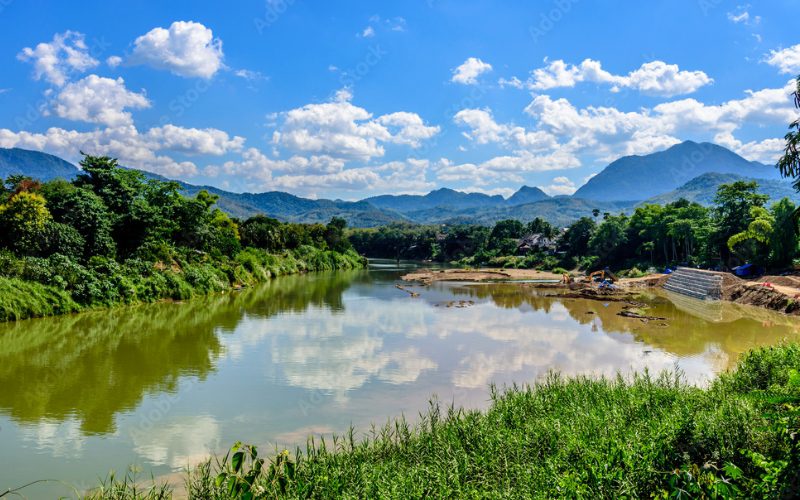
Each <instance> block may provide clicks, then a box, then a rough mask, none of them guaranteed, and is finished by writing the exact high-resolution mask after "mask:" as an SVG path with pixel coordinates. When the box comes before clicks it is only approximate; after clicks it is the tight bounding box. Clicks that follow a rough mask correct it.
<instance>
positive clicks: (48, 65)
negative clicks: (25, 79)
mask: <svg viewBox="0 0 800 500" xmlns="http://www.w3.org/2000/svg"><path fill="white" fill-rule="evenodd" d="M17 59H19V60H20V61H25V62H30V63H32V64H33V71H34V73H33V77H34V78H35V79H36V80H41V79H45V80H47V81H48V82H50V83H52V84H53V85H57V86H59V87H60V86H62V85H64V84H65V83H66V82H67V80H68V78H69V75H70V73H83V72H85V71H87V70H89V69H91V68H94V67H95V66H97V65H98V64H100V62H99V61H98V60H97V59H95V58H94V57H92V56H91V54H89V48H88V47H87V45H86V41H85V37H84V35H83V34H82V33H78V32H76V31H65V32H64V33H57V34H55V35H54V36H53V41H51V42H42V43H39V44H38V45H36V47H34V48H31V47H25V48H24V49H22V51H21V52H20V53H19V54H17Z"/></svg>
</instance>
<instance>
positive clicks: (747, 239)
mask: <svg viewBox="0 0 800 500" xmlns="http://www.w3.org/2000/svg"><path fill="white" fill-rule="evenodd" d="M774 226H775V217H773V216H772V214H771V213H770V212H769V210H767V209H766V208H764V207H759V206H753V207H750V223H749V224H748V225H747V228H746V229H745V230H744V231H741V232H739V233H736V234H734V235H732V236H731V237H730V238H729V239H728V248H729V249H730V250H731V252H733V253H734V254H737V255H739V256H741V257H742V259H743V260H744V261H746V262H754V263H756V264H760V265H765V264H766V263H767V259H768V254H769V242H770V240H771V239H772V236H773V232H774V231H775V228H774Z"/></svg>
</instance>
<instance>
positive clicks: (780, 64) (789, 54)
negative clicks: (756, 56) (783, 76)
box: [765, 43, 800, 75]
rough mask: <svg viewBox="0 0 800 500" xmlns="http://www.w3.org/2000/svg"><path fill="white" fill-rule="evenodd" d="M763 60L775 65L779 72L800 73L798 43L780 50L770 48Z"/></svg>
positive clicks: (799, 47)
mask: <svg viewBox="0 0 800 500" xmlns="http://www.w3.org/2000/svg"><path fill="white" fill-rule="evenodd" d="M765 62H766V63H767V64H769V65H771V66H775V67H776V68H778V69H779V70H780V72H781V73H787V74H792V75H796V74H797V73H800V43H798V44H797V45H793V46H791V47H788V48H785V49H782V50H772V51H770V53H769V57H767V58H766V59H765Z"/></svg>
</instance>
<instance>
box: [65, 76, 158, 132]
mask: <svg viewBox="0 0 800 500" xmlns="http://www.w3.org/2000/svg"><path fill="white" fill-rule="evenodd" d="M148 107H150V101H149V100H148V99H147V97H146V96H145V95H144V94H143V93H142V94H137V93H136V92H131V91H130V90H128V89H127V88H125V82H124V80H123V79H122V78H117V79H116V80H113V79H111V78H103V77H99V76H97V75H89V76H87V77H85V78H83V79H81V80H78V81H77V82H73V83H69V84H67V85H66V86H65V87H64V88H63V89H61V91H60V92H59V93H58V95H57V96H56V98H55V99H54V102H53V110H54V111H55V113H56V114H57V115H58V116H60V117H61V118H66V119H68V120H77V121H84V122H89V123H99V124H102V125H107V126H109V127H118V126H121V125H131V124H133V118H132V117H131V113H130V112H129V111H126V109H129V108H131V109H141V108H148Z"/></svg>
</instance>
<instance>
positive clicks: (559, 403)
mask: <svg viewBox="0 0 800 500" xmlns="http://www.w3.org/2000/svg"><path fill="white" fill-rule="evenodd" d="M798 373H800V345H798V344H788V345H782V346H777V347H768V348H761V349H757V350H754V351H751V352H749V353H747V354H746V355H745V356H744V357H743V358H742V359H741V360H740V362H739V364H738V366H737V368H736V369H735V370H734V371H732V372H729V373H725V374H723V375H721V376H720V377H719V378H717V379H716V380H714V381H713V382H712V383H711V384H710V386H709V387H708V388H705V389H700V388H696V387H692V386H689V385H687V384H685V383H684V382H683V381H681V379H680V376H679V375H678V374H674V373H672V374H670V373H662V374H661V375H659V376H654V375H653V374H649V373H642V374H639V375H635V376H632V377H631V378H629V379H623V378H622V377H617V378H615V379H593V378H587V377H576V378H564V377H561V376H558V375H555V374H551V375H549V376H547V377H546V378H544V379H542V380H540V381H539V382H537V383H535V384H533V385H530V386H516V385H515V386H513V387H510V388H507V389H505V390H495V389H492V393H491V405H490V407H489V408H488V409H487V410H486V411H476V410H464V409H455V408H452V407H444V406H442V405H441V404H440V403H438V402H436V401H435V400H434V401H432V402H431V405H430V408H429V410H428V411H427V412H426V413H424V414H423V415H421V417H422V418H421V421H420V423H419V424H418V425H416V426H411V425H409V424H408V423H407V422H406V421H405V420H403V419H402V418H401V419H399V420H396V421H394V422H390V423H389V424H387V425H386V426H384V427H382V428H378V429H374V430H373V431H371V432H370V433H368V434H367V437H366V438H364V439H361V438H360V437H359V435H358V434H357V433H356V431H355V430H351V431H350V432H349V433H347V434H346V435H344V436H340V437H338V438H336V439H333V441H324V440H313V439H310V440H309V444H308V446H307V450H306V451H305V452H300V451H299V450H298V451H295V452H293V453H289V452H280V453H277V454H276V455H273V454H269V455H270V456H269V457H268V458H267V459H266V460H264V454H263V453H262V454H260V455H259V453H258V451H257V450H256V449H255V448H250V447H248V446H238V447H235V448H234V449H233V450H231V454H229V455H228V456H226V457H225V458H224V459H222V462H221V464H220V465H216V462H215V463H214V464H213V465H212V462H207V463H206V464H204V465H202V466H200V467H198V468H196V469H194V470H193V471H192V472H191V474H190V475H189V476H188V477H187V478H186V485H187V490H186V493H187V494H188V496H189V497H190V498H217V497H225V498H229V497H237V498H243V497H246V496H248V495H247V494H248V493H252V494H253V496H252V497H253V498H275V497H288V498H301V497H302V498H307V497H314V498H340V497H353V498H379V497H393V498H401V497H402V498H421V497H427V496H430V497H437V498H445V497H456V498H467V497H484V496H487V495H489V496H498V497H545V498H552V497H562V498H563V497H571V498H574V497H620V496H624V497H651V496H655V497H659V498H661V497H663V498H666V497H668V496H670V495H673V494H678V493H681V494H682V495H685V496H691V497H723V498H727V497H785V496H786V495H789V496H791V495H792V494H793V493H795V492H796V491H797V488H798V487H800V445H799V444H798V443H799V439H798V430H800V413H798V411H797V405H798V403H799V402H800V375H799V374H798ZM141 487H142V485H141V484H139V488H140V489H139V494H140V495H142V494H143V491H144V490H142V489H141ZM131 488H132V484H131V483H130V481H128V482H127V483H125V484H123V482H121V481H120V479H119V478H117V479H115V480H113V481H111V480H108V481H106V483H105V484H104V485H103V487H101V488H99V489H97V490H95V491H93V492H92V498H111V497H114V498H131V497H130V495H128V496H126V495H125V494H124V493H125V492H128V493H129V492H130V490H131ZM152 492H158V493H160V494H161V495H162V496H153V498H167V497H169V496H170V495H171V494H172V492H171V490H170V487H169V486H166V485H155V486H153V490H152ZM230 492H234V494H233V495H231V494H230Z"/></svg>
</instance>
